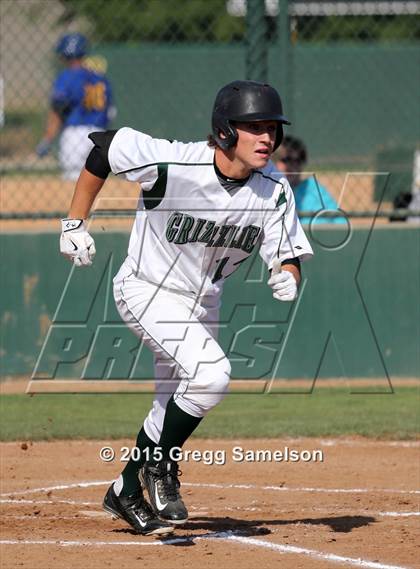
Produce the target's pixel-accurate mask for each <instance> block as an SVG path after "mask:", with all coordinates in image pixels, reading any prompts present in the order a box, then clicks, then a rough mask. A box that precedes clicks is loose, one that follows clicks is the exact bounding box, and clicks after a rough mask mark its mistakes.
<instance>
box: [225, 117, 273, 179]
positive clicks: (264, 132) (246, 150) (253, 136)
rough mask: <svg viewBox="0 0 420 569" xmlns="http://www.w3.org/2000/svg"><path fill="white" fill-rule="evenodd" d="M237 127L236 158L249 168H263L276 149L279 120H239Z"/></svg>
mask: <svg viewBox="0 0 420 569" xmlns="http://www.w3.org/2000/svg"><path fill="white" fill-rule="evenodd" d="M235 127H236V130H237V131H238V142H237V144H236V146H235V148H234V152H235V159H236V160H237V161H239V162H241V163H242V164H243V166H244V168H246V169H248V170H252V169H254V168H263V167H264V166H265V165H266V164H267V162H268V161H269V159H270V156H271V154H272V152H273V149H274V144H275V141H276V131H277V122H276V121H256V122H249V123H248V122H237V123H235Z"/></svg>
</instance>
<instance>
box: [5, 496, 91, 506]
mask: <svg viewBox="0 0 420 569" xmlns="http://www.w3.org/2000/svg"><path fill="white" fill-rule="evenodd" d="M0 504H15V505H17V506H19V504H36V505H37V504H52V505H56V504H70V505H74V506H99V504H100V502H82V501H81V500H24V499H22V500H21V499H20V498H1V499H0Z"/></svg>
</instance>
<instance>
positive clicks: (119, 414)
mask: <svg viewBox="0 0 420 569" xmlns="http://www.w3.org/2000/svg"><path fill="white" fill-rule="evenodd" d="M150 403H151V395H144V394H127V395H36V396H33V397H30V396H28V395H4V396H3V397H2V398H1V403H0V411H1V414H0V416H1V423H0V427H1V428H0V438H1V440H52V439H70V438H88V439H116V438H120V437H129V438H132V437H134V436H135V435H136V434H137V432H138V430H139V427H140V425H141V424H142V422H143V418H144V416H145V415H146V413H147V411H148V409H149V407H150ZM418 409H419V390H418V389H416V388H412V387H401V388H399V389H398V390H397V391H396V393H394V394H390V393H389V394H385V393H383V394H372V393H365V394H360V395H356V394H350V393H349V391H348V390H346V389H341V388H334V389H328V388H322V389H318V390H315V391H314V393H313V394H311V395H306V394H297V393H295V394H292V395H282V394H275V395H255V394H253V395H246V394H241V395H239V394H238V395H236V394H233V395H229V396H227V397H226V399H225V400H224V401H223V402H222V403H221V404H220V405H219V406H218V407H216V409H214V410H213V411H212V412H211V413H210V414H209V415H208V416H207V417H206V418H205V419H204V420H203V422H202V423H201V425H200V427H199V428H198V429H197V431H196V433H195V435H196V436H197V437H203V438H213V437H214V438H236V437H238V438H239V437H246V438H251V437H279V436H293V437H295V436H339V435H350V434H358V435H364V436H368V437H375V438H392V439H412V438H415V437H416V436H418V433H419V430H420V429H419V426H420V425H419V411H418Z"/></svg>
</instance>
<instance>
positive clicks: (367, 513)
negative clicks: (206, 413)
mask: <svg viewBox="0 0 420 569" xmlns="http://www.w3.org/2000/svg"><path fill="white" fill-rule="evenodd" d="M0 504H12V505H13V506H20V505H27V504H31V505H34V506H41V505H51V506H56V505H57V504H68V505H71V506H101V502H82V501H78V500H15V499H12V498H9V499H0ZM221 509H222V510H223V511H224V512H261V511H262V509H261V508H256V507H244V508H242V507H240V506H236V507H235V508H232V507H229V506H223V507H221ZM189 510H190V511H194V512H195V514H194V516H195V517H197V516H200V515H204V514H207V513H208V512H207V510H205V511H204V512H203V508H195V507H194V506H190V508H189ZM341 510H342V511H344V508H341ZM302 511H304V510H302ZM346 511H348V512H356V515H360V513H359V511H358V510H356V509H351V508H350V509H348V510H346ZM95 512H96V513H95ZM276 512H278V513H279V514H288V513H290V509H287V510H279V509H277V510H276ZM313 512H317V513H323V514H327V513H329V512H330V510H329V509H325V508H313V507H311V513H313ZM101 513H102V512H101V511H98V510H96V511H92V512H89V514H87V513H80V512H79V515H78V516H72V517H71V519H77V518H78V517H80V516H84V517H86V516H87V517H92V516H95V515H99V514H101ZM363 515H365V516H381V517H392V518H409V517H417V516H420V512H419V511H416V512H378V511H372V510H363ZM2 517H3V518H6V517H9V518H15V517H16V516H13V515H6V514H4V513H3V515H2ZM19 517H22V516H19ZM26 517H28V518H33V517H34V516H33V515H29V514H28V515H27V516H26ZM41 517H42V518H43V519H46V518H47V517H51V518H54V519H63V516H61V515H58V516H41ZM190 517H191V516H190Z"/></svg>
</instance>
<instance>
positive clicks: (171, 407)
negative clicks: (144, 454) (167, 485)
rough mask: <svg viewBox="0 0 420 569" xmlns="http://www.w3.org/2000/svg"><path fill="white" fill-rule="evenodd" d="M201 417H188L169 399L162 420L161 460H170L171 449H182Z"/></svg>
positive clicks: (172, 399)
mask: <svg viewBox="0 0 420 569" xmlns="http://www.w3.org/2000/svg"><path fill="white" fill-rule="evenodd" d="M202 418H203V417H194V416H193V415H189V414H188V413H186V412H185V411H183V410H182V409H180V408H179V407H178V405H177V404H176V403H175V401H174V396H173V395H172V397H171V398H170V399H169V401H168V405H167V406H166V411H165V418H164V420H163V427H162V433H161V435H160V440H159V447H160V448H161V449H162V456H163V460H168V459H169V458H170V451H171V449H172V448H174V447H177V448H182V446H183V444H184V443H185V441H186V440H187V439H188V437H189V436H190V435H191V434H192V433H193V432H194V431H195V429H196V428H197V427H198V425H199V424H200V421H201V419H202Z"/></svg>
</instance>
